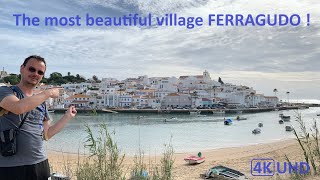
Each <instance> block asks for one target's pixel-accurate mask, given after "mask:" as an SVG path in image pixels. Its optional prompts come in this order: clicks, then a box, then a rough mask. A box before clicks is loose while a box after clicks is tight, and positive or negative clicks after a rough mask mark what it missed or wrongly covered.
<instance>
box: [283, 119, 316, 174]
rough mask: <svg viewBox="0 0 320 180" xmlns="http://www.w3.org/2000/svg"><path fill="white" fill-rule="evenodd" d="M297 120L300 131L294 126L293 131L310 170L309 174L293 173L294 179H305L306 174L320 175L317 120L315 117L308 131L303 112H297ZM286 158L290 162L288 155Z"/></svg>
mask: <svg viewBox="0 0 320 180" xmlns="http://www.w3.org/2000/svg"><path fill="white" fill-rule="evenodd" d="M296 121H297V122H298V124H299V128H300V133H298V132H297V130H296V129H295V128H294V130H293V133H294V135H295V137H296V140H297V141H298V143H299V146H300V148H301V150H302V152H303V157H304V159H305V162H307V163H308V164H309V166H310V171H309V173H307V174H304V175H302V174H298V173H295V174H293V175H292V179H304V178H305V177H306V176H308V175H309V176H310V175H318V174H319V165H320V148H319V128H318V125H317V121H316V120H315V119H314V121H313V125H312V127H311V128H310V131H308V129H307V127H306V125H305V122H304V121H303V119H302V116H301V113H297V114H296ZM285 158H286V160H287V161H288V162H289V163H290V159H289V158H288V156H285Z"/></svg>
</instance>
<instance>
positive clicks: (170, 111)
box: [49, 104, 320, 115]
mask: <svg viewBox="0 0 320 180" xmlns="http://www.w3.org/2000/svg"><path fill="white" fill-rule="evenodd" d="M309 107H320V104H308V105H300V106H283V107H266V108H240V109H227V108H225V109H122V108H119V109H91V108H89V109H82V108H78V109H77V111H78V112H79V113H87V114H88V113H92V114H93V115H96V113H137V114H138V113H158V114H190V112H197V111H200V112H201V114H215V113H216V112H217V113H219V112H220V111H224V112H225V113H226V114H229V113H230V114H238V113H239V112H241V113H259V112H269V111H282V110H294V109H302V108H303V109H305V108H309ZM49 111H51V112H53V113H64V112H65V111H66V109H49ZM219 114H220V113H219ZM223 114H224V113H223ZM221 115H222V114H221Z"/></svg>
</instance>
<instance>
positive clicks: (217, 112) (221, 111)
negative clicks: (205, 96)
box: [212, 110, 226, 115]
mask: <svg viewBox="0 0 320 180" xmlns="http://www.w3.org/2000/svg"><path fill="white" fill-rule="evenodd" d="M225 113H226V112H225V111H224V110H217V111H212V114H217V115H218V114H225Z"/></svg>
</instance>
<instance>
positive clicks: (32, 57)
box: [23, 55, 47, 67]
mask: <svg viewBox="0 0 320 180" xmlns="http://www.w3.org/2000/svg"><path fill="white" fill-rule="evenodd" d="M30 59H36V60H38V61H41V62H43V63H44V65H45V66H46V67H47V64H46V60H44V58H43V57H41V56H37V55H31V56H29V57H27V58H26V59H25V60H24V62H23V65H24V66H26V65H27V63H28V62H29V60H30Z"/></svg>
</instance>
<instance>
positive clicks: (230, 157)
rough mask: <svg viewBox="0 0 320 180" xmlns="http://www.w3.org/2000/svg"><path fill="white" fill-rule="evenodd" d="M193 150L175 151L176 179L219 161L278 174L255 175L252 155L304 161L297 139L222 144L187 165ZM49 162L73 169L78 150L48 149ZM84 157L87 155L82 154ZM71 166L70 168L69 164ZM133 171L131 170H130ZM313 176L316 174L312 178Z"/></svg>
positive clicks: (191, 175) (54, 167) (182, 179)
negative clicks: (258, 172) (230, 146)
mask: <svg viewBox="0 0 320 180" xmlns="http://www.w3.org/2000/svg"><path fill="white" fill-rule="evenodd" d="M197 153H198V152H194V153H176V154H174V159H175V161H174V170H173V171H174V177H175V179H177V180H188V179H190V180H193V179H200V174H201V173H204V172H205V171H206V170H207V169H209V168H210V167H213V166H216V165H224V166H228V167H230V168H233V169H236V170H239V171H241V172H243V173H244V174H246V176H247V177H248V178H249V179H276V177H275V176H274V177H258V176H252V175H251V173H250V168H251V164H250V161H251V159H253V158H272V159H274V160H275V161H278V162H282V163H283V162H286V160H285V155H287V156H288V157H289V159H290V160H291V161H292V162H300V161H305V160H304V158H303V153H302V150H301V149H300V146H299V144H298V142H297V141H296V140H295V139H288V140H280V141H277V142H272V143H266V144H257V145H249V146H243V147H234V148H222V149H215V150H209V151H203V152H202V156H205V158H206V161H205V162H204V163H202V164H198V165H187V164H186V162H185V161H184V160H183V158H184V157H186V156H188V155H191V154H192V155H196V154H197ZM48 156H49V162H50V165H51V166H52V172H60V173H63V174H67V173H68V172H66V171H65V169H70V168H72V169H74V168H75V167H76V165H77V162H78V155H77V154H69V153H62V152H52V151H50V152H48ZM81 158H85V157H84V156H81V157H80V159H81ZM160 159H161V157H160V156H153V157H152V156H150V157H149V156H146V157H144V160H145V163H146V164H150V163H149V161H150V160H151V161H152V162H155V161H157V163H159V162H160ZM133 162H134V161H133V157H130V156H126V157H125V160H124V165H125V167H127V168H130V167H131V166H132V165H133ZM66 167H68V168H66ZM128 172H130V171H128ZM280 177H281V179H286V178H288V176H283V175H281V176H280ZM311 179H313V178H311Z"/></svg>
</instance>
